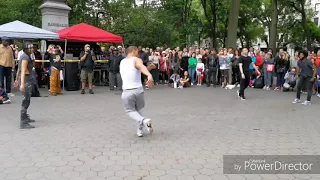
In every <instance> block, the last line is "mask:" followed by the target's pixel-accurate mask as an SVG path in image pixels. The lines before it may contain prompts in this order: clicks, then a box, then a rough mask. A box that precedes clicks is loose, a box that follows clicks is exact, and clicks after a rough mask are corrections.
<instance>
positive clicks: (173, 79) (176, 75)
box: [170, 71, 180, 88]
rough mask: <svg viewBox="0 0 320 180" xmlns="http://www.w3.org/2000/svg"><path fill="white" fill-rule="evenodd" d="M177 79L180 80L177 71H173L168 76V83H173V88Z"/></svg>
mask: <svg viewBox="0 0 320 180" xmlns="http://www.w3.org/2000/svg"><path fill="white" fill-rule="evenodd" d="M179 81H180V76H179V73H178V71H174V72H173V74H172V75H171V77H170V83H172V84H173V88H177V86H178V84H179Z"/></svg>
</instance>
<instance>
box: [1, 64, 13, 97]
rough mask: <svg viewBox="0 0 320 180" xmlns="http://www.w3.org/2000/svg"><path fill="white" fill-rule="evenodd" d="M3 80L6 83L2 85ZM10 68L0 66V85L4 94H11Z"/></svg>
mask: <svg viewBox="0 0 320 180" xmlns="http://www.w3.org/2000/svg"><path fill="white" fill-rule="evenodd" d="M4 80H6V83H5V84H4ZM11 81H12V68H11V67H4V66H0V83H1V84H2V87H3V88H4V89H5V91H6V93H11Z"/></svg>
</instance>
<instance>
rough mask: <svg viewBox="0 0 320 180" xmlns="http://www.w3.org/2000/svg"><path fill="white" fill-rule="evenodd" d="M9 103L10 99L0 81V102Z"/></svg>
mask: <svg viewBox="0 0 320 180" xmlns="http://www.w3.org/2000/svg"><path fill="white" fill-rule="evenodd" d="M10 103H11V101H10V99H9V97H8V94H7V93H6V92H5V90H4V89H3V88H2V84H1V82H0V104H10Z"/></svg>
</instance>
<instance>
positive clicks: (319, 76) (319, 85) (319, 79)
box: [315, 66, 320, 97]
mask: <svg viewBox="0 0 320 180" xmlns="http://www.w3.org/2000/svg"><path fill="white" fill-rule="evenodd" d="M315 85H316V87H317V96H318V97H320V66H318V67H317V79H316V81H315Z"/></svg>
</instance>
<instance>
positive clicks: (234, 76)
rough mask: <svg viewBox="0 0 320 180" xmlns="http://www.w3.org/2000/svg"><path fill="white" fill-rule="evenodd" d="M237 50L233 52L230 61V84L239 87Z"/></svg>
mask: <svg viewBox="0 0 320 180" xmlns="http://www.w3.org/2000/svg"><path fill="white" fill-rule="evenodd" d="M239 56H240V54H239V50H238V49H236V50H235V51H234V56H233V58H232V59H231V65H232V84H235V85H237V84H238V85H239V86H240V84H239V83H240V72H239Z"/></svg>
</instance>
